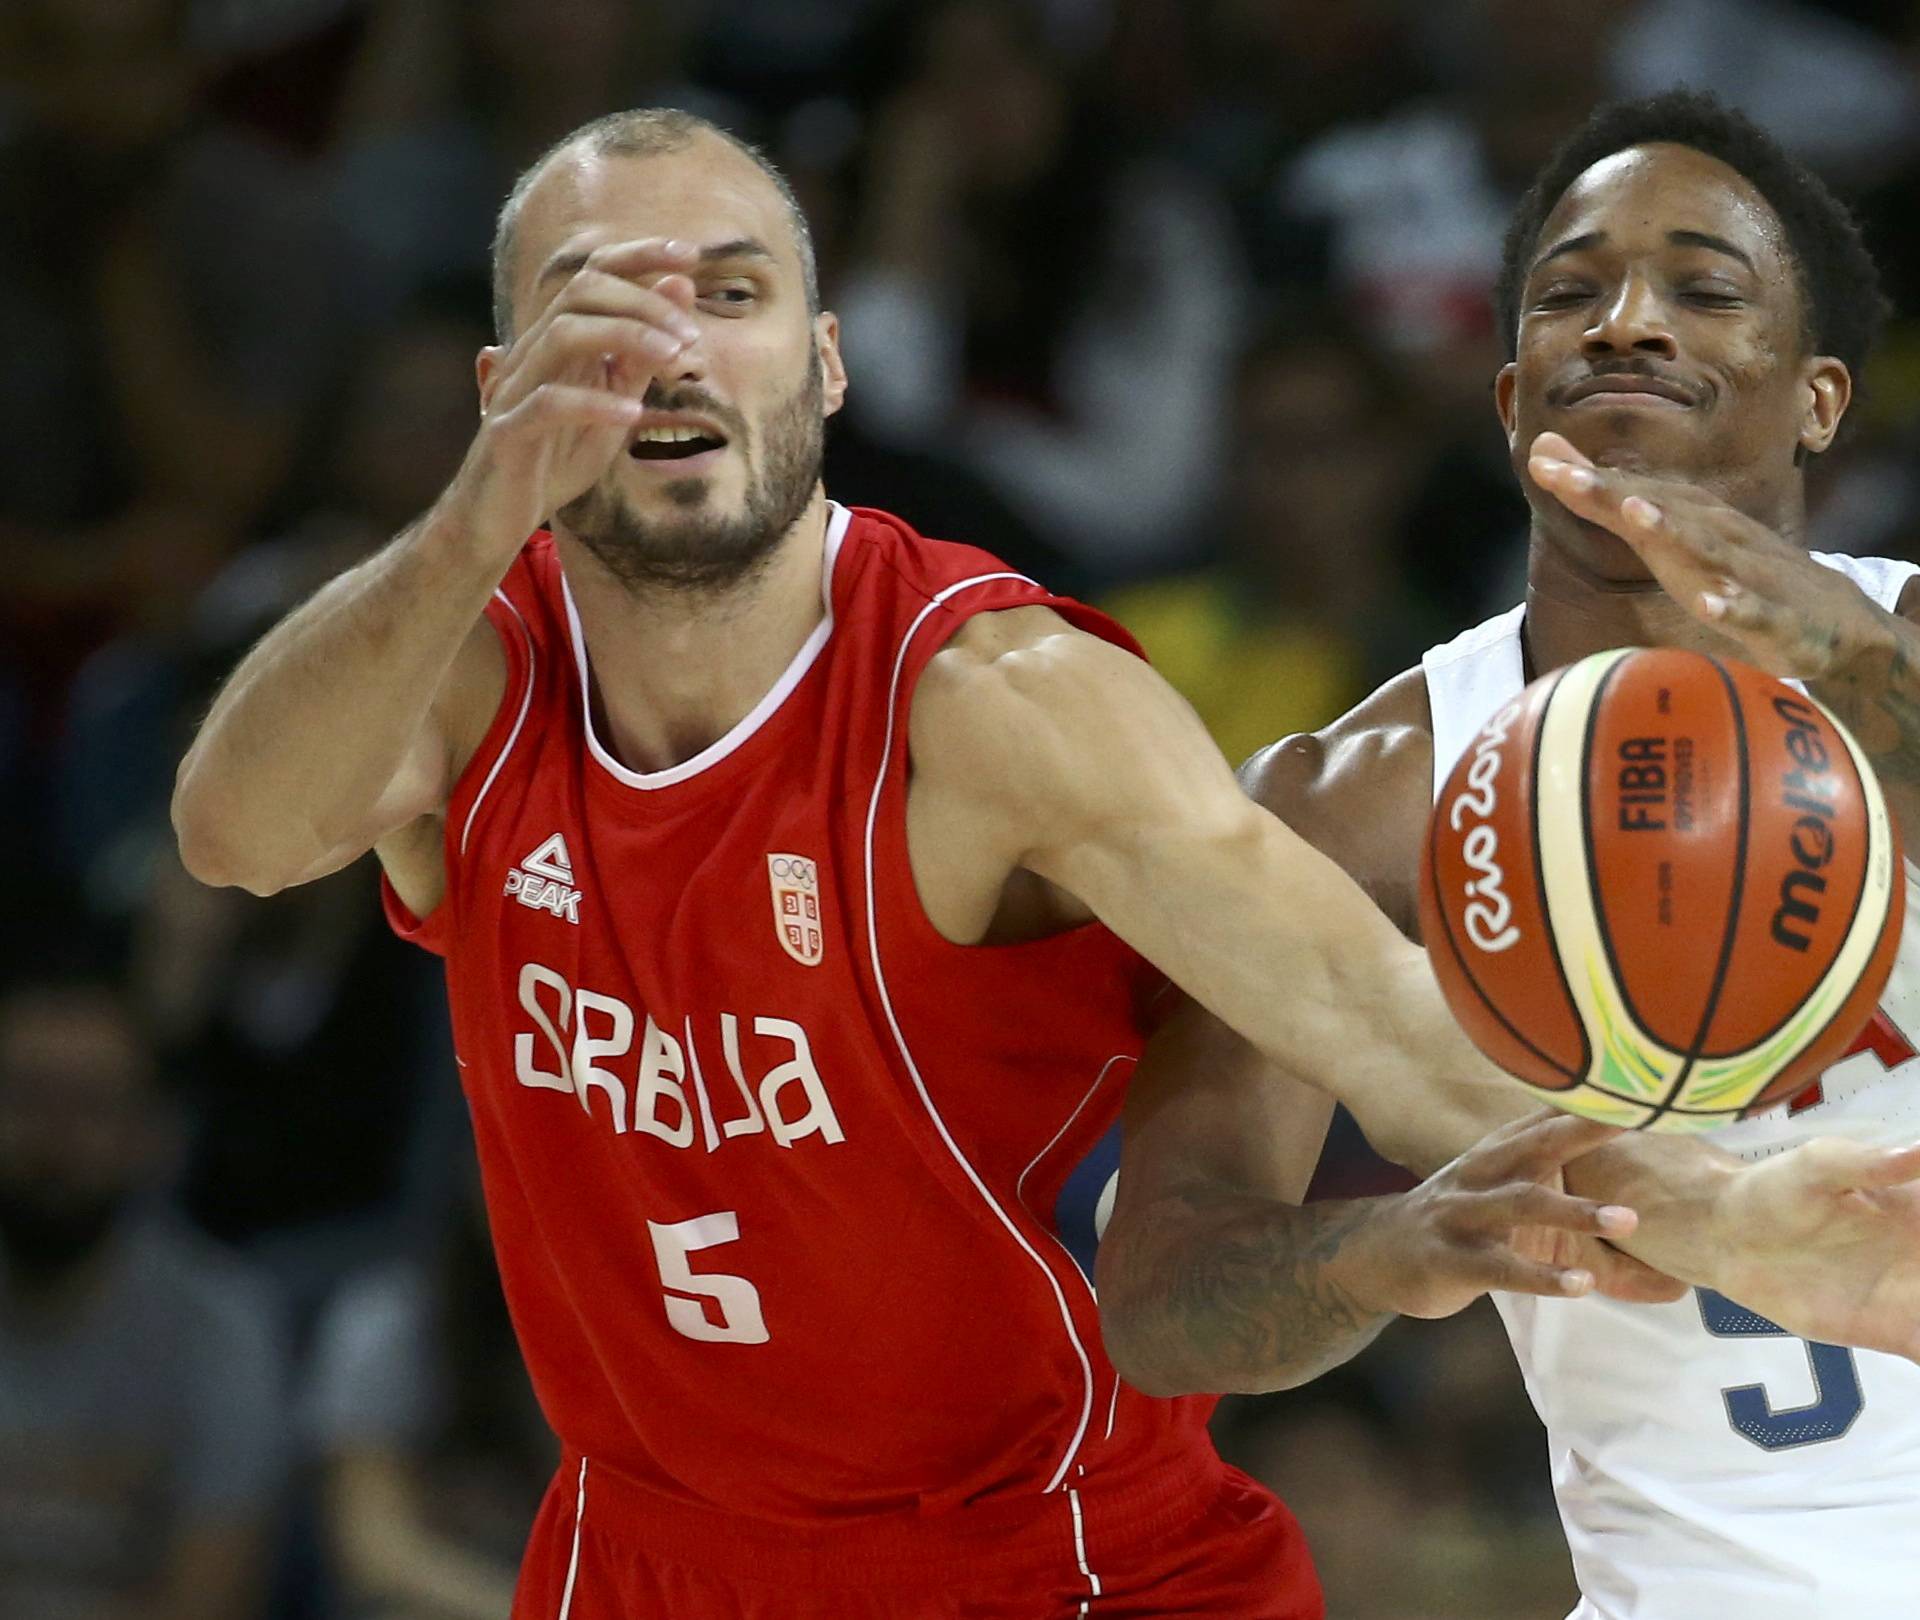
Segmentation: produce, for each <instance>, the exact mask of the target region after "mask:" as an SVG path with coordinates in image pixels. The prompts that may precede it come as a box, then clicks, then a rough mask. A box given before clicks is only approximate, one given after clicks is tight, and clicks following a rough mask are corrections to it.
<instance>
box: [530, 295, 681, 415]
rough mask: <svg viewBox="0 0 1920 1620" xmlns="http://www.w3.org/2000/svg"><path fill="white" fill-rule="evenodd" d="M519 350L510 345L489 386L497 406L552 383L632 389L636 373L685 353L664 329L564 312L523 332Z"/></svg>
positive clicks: (625, 318) (608, 389)
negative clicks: (496, 379) (494, 382)
mask: <svg viewBox="0 0 1920 1620" xmlns="http://www.w3.org/2000/svg"><path fill="white" fill-rule="evenodd" d="M524 341H525V343H526V347H525V348H519V347H516V350H515V352H514V354H513V355H512V356H511V357H510V359H509V360H508V362H507V364H506V365H505V366H504V367H503V368H502V376H501V379H500V383H499V386H498V388H497V389H496V390H495V402H496V405H497V406H498V408H500V409H509V410H510V409H511V408H512V407H513V406H514V405H516V404H518V403H519V401H520V400H521V399H523V398H525V397H526V396H527V395H529V394H531V393H533V392H534V390H536V389H538V388H540V387H543V386H546V385H549V384H553V383H565V384H570V385H573V386H578V387H587V386H594V385H597V386H599V387H600V388H602V389H603V390H604V391H606V392H608V393H617V392H620V391H621V390H622V387H623V385H625V386H627V387H630V388H632V389H633V391H634V392H636V393H639V392H644V389H642V388H639V387H635V386H634V385H635V384H636V383H637V382H638V380H639V379H640V378H642V377H645V378H651V377H652V376H654V375H656V374H657V373H658V372H660V371H661V370H662V369H664V368H665V367H667V366H669V365H671V364H672V363H673V362H674V361H675V360H676V359H678V358H679V357H680V356H681V355H682V354H684V353H685V352H686V349H687V346H688V345H687V343H686V341H685V340H684V339H682V338H681V337H679V336H678V335H677V334H676V333H674V332H672V331H669V330H667V329H665V328H664V327H661V326H657V325H651V324H649V323H647V322H646V321H643V320H639V319H635V318H632V317H630V316H625V315H592V314H585V313H580V312H574V311H569V312H567V313H565V314H563V315H561V316H559V317H557V318H556V319H555V320H553V321H552V322H551V323H550V324H548V325H547V326H546V327H545V328H544V329H543V330H542V331H540V332H539V333H538V334H537V335H536V334H533V333H529V334H528V337H527V338H526V339H525V340H524Z"/></svg>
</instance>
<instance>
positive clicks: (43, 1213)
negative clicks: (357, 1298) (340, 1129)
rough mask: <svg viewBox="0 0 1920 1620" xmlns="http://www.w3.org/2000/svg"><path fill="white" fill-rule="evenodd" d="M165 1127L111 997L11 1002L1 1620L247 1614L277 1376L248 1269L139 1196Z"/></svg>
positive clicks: (276, 1480)
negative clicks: (243, 1268)
mask: <svg viewBox="0 0 1920 1620" xmlns="http://www.w3.org/2000/svg"><path fill="white" fill-rule="evenodd" d="M168 1136H169V1130H168V1126H167V1123H166V1119H165V1113H164V1110H163V1108H162V1105H161V1102H160V1099H159V1098H158V1096H157V1095H156V1093H155V1090H154V1084H153V1066H152V1061H151V1059H150V1057H149V1056H148V1053H147V1051H146V1050H145V1048H144V1046H143V1045H142V1042H141V1040H140V1037H139V1036H138V1034H137V1033H136V1032H135V1028H134V1026H133V1023H132V1022H131V1019H130V1017H129V1015H128V1012H127V1009H126V1007H125V1006H124V1005H123V1003H122V1002H121V1001H120V1000H119V998H118V997H117V996H116V995H115V994H114V993H112V992H111V991H109V990H107V989H106V988H104V987H103V986H100V985H96V984H85V985H59V986H56V985H21V986H16V987H15V988H14V989H12V990H11V991H9V992H8V993H6V995H5V996H4V998H0V1614H4V1615H5V1616H6V1617H7V1620H255V1617H256V1616H257V1615H258V1614H259V1613H260V1611H261V1607H262V1605H263V1602H264V1598H265V1591H266V1579H267V1569H268V1564H269V1557H270V1553H271V1549H272V1547H273V1545H274V1542H275V1537H276V1532H277V1527H278V1526H277V1513H278V1507H279V1498H280V1490H281V1484H282V1472H283V1466H282V1451H281V1446H282V1431H283V1425H284V1421H285V1409H284V1406H283V1383H282V1379H283V1371H284V1369H283V1365H282V1360H281V1348H280V1343H279V1339H278V1336H277V1331H276V1327H275V1322H274V1318H273V1315H272V1313H271V1312H270V1311H269V1309H268V1308H267V1306H266V1304H265V1303H264V1301H263V1298H262V1296H261V1293H260V1291H259V1288H258V1285H257V1284H256V1283H255V1281H254V1280H253V1279H251V1278H250V1277H248V1276H247V1275H245V1274H244V1273H243V1272H242V1271H241V1270H240V1268H239V1266H238V1264H237V1263H236V1262H234V1261H232V1260H230V1259H228V1258H226V1257H224V1256H221V1255H219V1254H218V1253H216V1252H214V1251H213V1250H212V1249H211V1247H210V1246H209V1245H207V1244H206V1242H205V1241H204V1240H203V1239H200V1238H197V1237H193V1236H190V1235H188V1234H187V1233H186V1231H185V1230H184V1229H182V1228H181V1227H179V1226H177V1225H175V1224H174V1223H173V1222H172V1221H171V1220H170V1219H168V1218H167V1217H166V1216H165V1215H164V1214H162V1213H161V1212H159V1211H157V1210H155V1209H153V1208H151V1207H149V1206H148V1204H147V1203H146V1202H145V1200H144V1198H143V1195H146V1194H150V1193H152V1192H153V1190H154V1189H155V1187H156V1185H157V1184H158V1182H159V1180H160V1177H161V1172H162V1169H163V1165H164V1161H165V1157H166V1145H167V1140H168Z"/></svg>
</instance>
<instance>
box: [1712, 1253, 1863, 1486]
mask: <svg viewBox="0 0 1920 1620" xmlns="http://www.w3.org/2000/svg"><path fill="white" fill-rule="evenodd" d="M1695 1292H1696V1293H1698V1294H1699V1296H1700V1320H1701V1321H1702V1322H1703V1323H1705V1324H1706V1329H1707V1331H1708V1332H1709V1333H1711V1334H1712V1335H1713V1336H1714V1337H1715V1338H1717V1339H1785V1338H1791V1337H1792V1335H1791V1334H1789V1333H1788V1332H1787V1330H1786V1329H1785V1328H1783V1327H1781V1326H1780V1325H1779V1324H1778V1323H1776V1322H1771V1321H1769V1320H1768V1319H1767V1318H1766V1317H1764V1316H1761V1315H1760V1314H1759V1313H1758V1312H1756V1311H1750V1310H1748V1309H1747V1308H1746V1306H1744V1305H1736V1304H1734V1302H1733V1301H1732V1300H1730V1299H1728V1298H1727V1297H1726V1295H1724V1294H1716V1293H1715V1292H1714V1291H1713V1290H1712V1289H1711V1288H1701V1289H1697V1290H1695ZM1801 1343H1803V1344H1804V1345H1806V1347H1807V1365H1808V1366H1809V1367H1810V1368H1811V1369H1812V1370H1813V1390H1814V1399H1813V1401H1812V1402H1811V1403H1810V1404H1808V1405H1806V1406H1790V1407H1787V1408H1785V1409H1784V1410H1781V1411H1775V1410H1774V1406H1773V1402H1772V1401H1770V1400H1768V1399H1767V1391H1766V1386H1765V1385H1763V1384H1735V1385H1733V1386H1732V1387H1731V1388H1728V1389H1723V1390H1721V1391H1720V1399H1721V1400H1722V1401H1724V1402H1725V1403H1726V1408H1727V1422H1729V1423H1730V1424H1732V1425H1733V1432H1734V1433H1735V1434H1737V1435H1739V1436H1740V1437H1741V1438H1742V1439H1743V1440H1746V1441H1747V1442H1749V1443H1750V1444H1752V1445H1756V1446H1758V1447H1759V1448H1760V1449H1761V1450H1762V1451H1790V1450H1792V1449H1793V1448H1795V1447H1796V1446H1817V1445H1820V1444H1822V1443H1823V1442H1825V1441H1828V1440H1838V1439H1839V1438H1840V1437H1841V1435H1843V1434H1845V1433H1846V1432H1847V1430H1849V1429H1851V1428H1852V1427H1853V1425H1854V1420H1855V1419H1856V1418H1858V1417H1859V1416H1860V1414H1861V1412H1862V1411H1863V1410H1864V1409H1865V1407H1866V1404H1867V1403H1866V1397H1865V1396H1864V1395H1862V1394H1861V1392H1860V1372H1859V1368H1858V1367H1857V1366H1856V1365H1855V1364H1854V1359H1853V1352H1852V1351H1851V1350H1847V1349H1844V1348H1842V1347H1841V1346H1840V1345H1837V1344H1820V1343H1818V1342H1817V1341H1815V1340H1812V1339H1803V1340H1802V1341H1801Z"/></svg>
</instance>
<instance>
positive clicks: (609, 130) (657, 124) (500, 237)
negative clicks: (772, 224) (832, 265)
mask: <svg viewBox="0 0 1920 1620" xmlns="http://www.w3.org/2000/svg"><path fill="white" fill-rule="evenodd" d="M702 135H713V136H716V137H717V138H719V139H720V140H723V141H725V142H726V143H727V144H728V145H729V146H731V147H732V148H733V149H734V150H735V151H737V152H740V153H743V154H744V155H745V156H746V157H748V158H749V159H751V160H752V162H753V164H754V166H755V167H756V168H757V169H759V171H760V172H761V173H762V174H764V175H765V176H766V177H767V178H768V179H769V180H770V181H772V182H773V188H774V190H775V191H777V192H779V193H780V200H781V201H782V202H784V203H785V204H786V205H787V220H788V223H789V224H790V225H792V227H793V240H794V246H795V247H796V248H797V249H798V250H799V253H800V271H801V275H802V276H803V277H804V278H805V281H806V290H807V309H808V311H809V312H810V313H812V314H815V315H817V314H819V313H820V272H819V270H818V268H817V266H816V265H815V263H814V254H813V232H812V230H811V229H809V227H808V225H807V216H806V213H805V211H804V210H802V208H801V207H800V199H799V198H798V197H797V196H795V195H794V190H793V185H792V183H791V182H790V181H789V180H788V179H787V177H786V176H785V175H784V174H782V173H781V172H780V170H779V168H778V167H777V166H776V165H775V164H774V162H773V160H772V159H771V158H769V157H768V156H767V155H766V153H764V152H763V151H761V150H760V148H759V147H757V146H754V145H753V144H752V143H750V142H748V141H743V140H741V139H740V137H739V136H737V135H734V134H731V133H729V132H728V131H726V130H724V129H722V128H721V127H720V126H719V125H718V124H716V123H713V122H712V121H711V120H710V119H706V118H702V117H700V115H699V114H698V113H690V112H683V111H682V110H681V109H679V108H678V107H637V108H634V109H631V110H630V111H627V112H616V113H607V114H606V115H605V116H604V117H600V118H596V119H594V120H593V121H592V122H591V123H588V124H582V125H581V126H580V127H579V128H578V129H576V130H574V131H573V132H572V133H571V134H569V135H564V136H562V137H561V138H560V139H559V140H557V141H555V142H554V143H553V145H552V146H550V147H548V148H547V149H546V151H544V152H542V153H541V154H540V155H539V156H538V157H537V158H535V159H534V160H533V162H532V163H531V164H530V165H529V166H528V167H527V168H526V169H525V170H524V171H522V173H521V175H520V178H519V179H517V180H515V181H514V183H513V189H512V190H511V191H509V192H508V193H507V200H506V201H505V202H504V203H502V204H501V206H500V215H499V218H498V219H497V220H496V221H495V223H494V228H493V332H494V337H495V339H496V340H497V341H498V342H501V343H511V342H512V341H513V257H514V250H515V247H516V246H517V243H518V237H519V227H520V210H521V207H522V205H523V204H524V203H525V202H526V199H527V193H528V192H529V191H531V190H532V189H533V184H534V182H535V181H536V180H538V179H539V178H540V176H541V175H542V174H544V173H545V172H546V169H547V165H548V164H550V163H551V162H553V160H554V159H555V158H557V157H560V156H562V155H563V154H565V153H569V152H575V151H580V152H586V153H589V154H591V155H592V156H594V157H657V156H659V155H660V154H661V153H663V152H679V151H684V150H685V149H686V148H687V147H689V146H691V145H692V144H693V143H694V141H695V140H697V139H698V138H699V137H700V136H702Z"/></svg>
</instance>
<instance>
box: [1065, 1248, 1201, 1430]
mask: <svg viewBox="0 0 1920 1620" xmlns="http://www.w3.org/2000/svg"><path fill="white" fill-rule="evenodd" d="M1119 1224H1120V1223H1119V1222H1118V1221H1116V1222H1115V1223H1114V1225H1115V1226H1116V1227H1117V1226H1119ZM1129 1249H1130V1245H1129V1244H1128V1242H1127V1240H1126V1234H1125V1232H1124V1231H1120V1232H1115V1231H1114V1230H1111V1229H1110V1230H1109V1231H1108V1233H1107V1235H1106V1236H1105V1238H1103V1239H1102V1241H1101V1244H1100V1248H1099V1252H1098V1254H1097V1256H1096V1258H1095V1261H1094V1280H1095V1284H1096V1297H1097V1298H1098V1300H1099V1302H1100V1338H1101V1341H1102V1343H1103V1345H1104V1347H1105V1349H1106V1352H1107V1360H1108V1361H1110V1362H1111V1363H1112V1364H1113V1370H1114V1371H1115V1372H1116V1373H1118V1374H1119V1375H1120V1377H1121V1378H1123V1379H1124V1380H1125V1381H1126V1383H1127V1385H1128V1386H1129V1387H1130V1388H1132V1389H1137V1390H1138V1391H1139V1392H1140V1393H1141V1394H1142V1395H1154V1396H1158V1397H1161V1398H1163V1399H1168V1398H1171V1397H1173V1396H1176V1395H1211V1394H1215V1393H1217V1391H1216V1390H1215V1389H1214V1388H1212V1387H1211V1386H1210V1385H1209V1383H1208V1381H1207V1380H1206V1379H1205V1378H1203V1377H1201V1376H1199V1373H1200V1369H1199V1368H1198V1367H1196V1366H1193V1365H1191V1364H1188V1363H1187V1358H1184V1357H1181V1356H1178V1355H1176V1354H1172V1353H1170V1352H1171V1350H1172V1347H1171V1346H1169V1345H1168V1344H1167V1343H1166V1342H1165V1340H1166V1337H1167V1332H1166V1330H1167V1327H1168V1325H1169V1319H1170V1316H1171V1313H1172V1311H1173V1308H1174V1307H1173V1302H1172V1301H1171V1300H1169V1299H1163V1298H1156V1297H1155V1296H1154V1294H1153V1293H1152V1291H1151V1290H1150V1288H1149V1287H1147V1286H1146V1285H1144V1284H1143V1283H1142V1281H1141V1280H1140V1279H1139V1278H1137V1277H1133V1276H1129V1275H1128V1274H1127V1273H1128V1271H1129V1269H1131V1268H1129V1267H1128V1265H1127V1264H1126V1261H1127V1258H1128V1252H1129Z"/></svg>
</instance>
